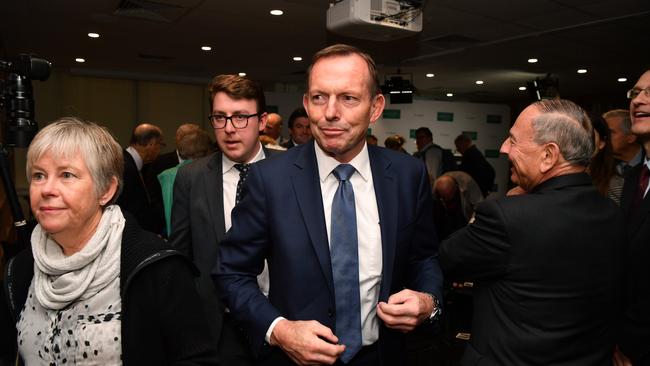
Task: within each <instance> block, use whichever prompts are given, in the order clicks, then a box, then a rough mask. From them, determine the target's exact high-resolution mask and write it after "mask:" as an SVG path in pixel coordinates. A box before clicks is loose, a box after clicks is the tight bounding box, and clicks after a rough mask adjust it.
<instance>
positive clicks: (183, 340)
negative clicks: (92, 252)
mask: <svg viewBox="0 0 650 366" xmlns="http://www.w3.org/2000/svg"><path fill="white" fill-rule="evenodd" d="M125 216H126V225H125V227H124V232H123V234H122V253H121V258H120V260H121V267H120V295H121V297H122V361H123V363H124V365H218V364H219V362H218V358H217V339H218V335H217V334H216V327H215V326H214V324H213V323H212V322H211V321H210V319H211V317H208V316H205V311H204V309H203V307H202V301H201V299H200V298H199V295H198V292H197V289H196V285H195V280H194V277H195V276H196V275H197V272H198V271H197V270H196V268H195V267H194V266H193V265H192V264H191V263H190V262H189V261H188V260H187V259H186V258H185V257H184V256H182V255H181V254H180V253H179V252H177V251H174V250H171V249H168V247H167V245H166V243H165V242H164V241H163V240H162V239H160V238H158V237H157V236H156V235H154V234H152V233H150V232H147V231H144V230H142V229H140V227H139V226H137V224H136V223H135V220H134V219H133V217H131V216H130V215H128V214H125ZM33 269H34V258H33V257H32V251H31V248H28V249H27V250H24V251H23V252H21V253H20V254H18V255H17V256H16V257H15V258H13V259H12V260H10V261H9V262H8V263H7V268H6V273H5V280H4V282H5V283H4V286H3V290H4V292H5V299H6V300H7V301H0V303H2V305H0V326H2V327H3V328H9V329H2V330H0V333H2V334H3V335H2V336H0V342H1V343H0V348H2V352H0V357H4V359H5V362H11V361H12V360H11V358H13V357H15V352H16V317H17V316H18V314H19V313H20V311H21V310H22V308H23V306H24V304H25V300H26V298H27V292H28V290H29V285H30V283H31V281H32V277H33V275H34V274H33ZM5 337H8V338H5ZM7 346H12V347H13V348H12V349H8V348H7ZM0 361H1V359H0Z"/></svg>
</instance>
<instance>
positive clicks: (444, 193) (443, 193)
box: [434, 175, 458, 202]
mask: <svg viewBox="0 0 650 366" xmlns="http://www.w3.org/2000/svg"><path fill="white" fill-rule="evenodd" d="M434 189H435V192H436V196H438V198H440V199H441V200H443V201H445V202H448V201H451V200H452V199H453V198H454V196H455V195H456V191H457V190H458V185H457V184H456V181H455V180H454V178H452V177H450V176H448V175H442V176H440V177H439V178H438V179H436V184H435V188H434Z"/></svg>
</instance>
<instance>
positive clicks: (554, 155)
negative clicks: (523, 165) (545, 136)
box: [540, 142, 562, 173]
mask: <svg viewBox="0 0 650 366" xmlns="http://www.w3.org/2000/svg"><path fill="white" fill-rule="evenodd" d="M541 154H542V160H541V162H540V171H541V172H542V173H546V172H548V171H549V170H551V169H553V167H554V166H555V165H557V163H558V161H560V159H561V156H562V153H561V152H560V147H559V146H557V144H556V143H554V142H549V143H546V144H544V148H543V149H542V152H541Z"/></svg>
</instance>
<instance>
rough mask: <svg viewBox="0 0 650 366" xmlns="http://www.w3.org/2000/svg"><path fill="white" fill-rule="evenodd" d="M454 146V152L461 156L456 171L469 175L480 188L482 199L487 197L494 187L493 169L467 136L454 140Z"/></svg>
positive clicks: (459, 136)
mask: <svg viewBox="0 0 650 366" xmlns="http://www.w3.org/2000/svg"><path fill="white" fill-rule="evenodd" d="M454 144H455V145H456V150H458V152H459V153H461V154H462V155H463V159H462V160H461V161H460V166H459V167H458V169H459V170H462V171H464V172H465V173H467V174H469V175H471V176H472V178H474V180H475V181H476V183H478V186H479V187H481V192H482V193H483V197H487V196H488V194H490V191H491V190H492V186H494V177H495V172H494V167H492V165H491V164H490V163H489V162H488V161H487V159H485V157H484V156H483V154H482V153H481V152H480V151H479V149H478V148H477V147H476V145H474V143H473V142H472V139H471V138H470V137H469V136H467V135H464V134H461V135H458V136H457V137H456V139H455V140H454Z"/></svg>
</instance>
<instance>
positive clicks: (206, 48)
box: [201, 46, 212, 51]
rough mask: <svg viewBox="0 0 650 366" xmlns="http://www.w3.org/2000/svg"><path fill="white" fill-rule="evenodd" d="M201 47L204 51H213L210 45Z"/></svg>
mask: <svg viewBox="0 0 650 366" xmlns="http://www.w3.org/2000/svg"><path fill="white" fill-rule="evenodd" d="M201 49H202V50H203V51H212V47H210V46H201Z"/></svg>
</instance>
